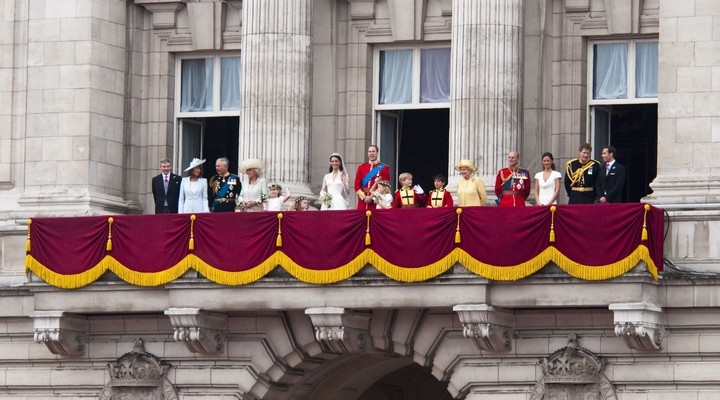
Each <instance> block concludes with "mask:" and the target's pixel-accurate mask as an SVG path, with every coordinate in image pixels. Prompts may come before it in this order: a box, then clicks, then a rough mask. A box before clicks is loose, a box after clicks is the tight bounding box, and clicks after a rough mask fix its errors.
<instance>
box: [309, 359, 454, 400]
mask: <svg viewBox="0 0 720 400" xmlns="http://www.w3.org/2000/svg"><path fill="white" fill-rule="evenodd" d="M328 364H329V365H327V366H324V367H323V368H321V369H322V370H323V371H324V372H319V371H318V374H316V375H315V376H314V377H311V378H310V379H308V383H309V382H311V381H315V382H316V383H315V385H314V389H313V390H312V392H311V393H310V394H309V395H308V396H307V397H306V398H305V400H324V399H344V400H451V399H452V396H451V395H450V393H449V392H448V391H447V383H446V382H440V381H438V380H437V379H436V378H435V377H434V376H433V375H432V374H431V371H430V368H427V367H423V366H421V365H419V364H417V363H415V362H413V361H412V359H411V358H410V357H397V355H390V354H366V355H361V356H353V357H349V358H344V357H341V358H339V359H336V360H333V361H330V362H329V363H328ZM318 375H320V376H321V377H319V376H318ZM317 378H319V379H317Z"/></svg>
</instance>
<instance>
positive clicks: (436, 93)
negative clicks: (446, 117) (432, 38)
mask: <svg viewBox="0 0 720 400" xmlns="http://www.w3.org/2000/svg"><path fill="white" fill-rule="evenodd" d="M448 101H450V48H444V49H423V50H421V51H420V102H421V103H447V102H448Z"/></svg>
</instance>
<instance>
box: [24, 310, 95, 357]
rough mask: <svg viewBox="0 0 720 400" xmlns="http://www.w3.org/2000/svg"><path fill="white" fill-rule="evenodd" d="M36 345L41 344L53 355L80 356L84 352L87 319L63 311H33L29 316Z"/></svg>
mask: <svg viewBox="0 0 720 400" xmlns="http://www.w3.org/2000/svg"><path fill="white" fill-rule="evenodd" d="M31 317H32V319H33V325H34V330H35V333H34V335H33V339H34V340H35V342H36V343H43V344H45V346H47V348H48V349H49V350H50V352H52V353H53V354H57V355H61V356H76V355H82V354H83V353H84V352H85V334H86V333H87V331H88V321H87V318H85V317H82V316H79V315H72V314H67V313H65V312H64V311H34V312H33V313H32V315H31Z"/></svg>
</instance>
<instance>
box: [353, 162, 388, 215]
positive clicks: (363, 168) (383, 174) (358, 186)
mask: <svg viewBox="0 0 720 400" xmlns="http://www.w3.org/2000/svg"><path fill="white" fill-rule="evenodd" d="M378 164H382V163H381V162H377V163H375V164H370V163H369V162H367V163H364V164H360V165H359V166H358V168H357V173H356V174H355V193H357V195H358V204H357V209H358V210H365V209H368V210H374V209H375V208H376V206H377V205H376V204H375V203H370V204H365V202H364V201H363V199H364V198H365V196H368V195H369V194H370V188H372V187H373V185H374V184H375V182H376V181H377V180H378V179H380V180H384V181H389V180H390V167H388V166H387V165H386V164H382V165H383V167H382V168H378V171H376V172H375V173H373V175H372V177H371V178H370V180H368V182H367V184H365V185H363V184H362V181H363V178H364V177H365V176H366V175H367V174H368V173H369V172H370V171H371V170H372V169H373V167H375V166H377V165H378Z"/></svg>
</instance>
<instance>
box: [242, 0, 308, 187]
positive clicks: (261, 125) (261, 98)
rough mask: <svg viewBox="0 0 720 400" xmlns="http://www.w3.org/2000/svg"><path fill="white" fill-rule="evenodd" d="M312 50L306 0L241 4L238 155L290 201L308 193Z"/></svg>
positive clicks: (251, 0) (260, 0)
mask: <svg viewBox="0 0 720 400" xmlns="http://www.w3.org/2000/svg"><path fill="white" fill-rule="evenodd" d="M312 45H313V38H312V1H311V0H245V2H244V3H243V39H242V51H243V54H242V61H241V62H242V83H241V88H242V89H241V105H240V149H239V153H238V154H239V155H240V161H242V160H243V159H246V158H261V159H263V160H264V161H265V166H266V170H265V171H264V175H265V177H266V178H267V179H268V180H269V181H273V182H280V183H282V184H283V185H284V186H285V185H287V186H289V187H290V190H291V191H292V194H293V196H296V195H300V194H303V195H307V194H310V179H309V164H310V162H309V156H310V149H309V139H310V117H311V109H310V107H311V102H310V98H311V94H312V85H311V77H312V64H311V59H312Z"/></svg>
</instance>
